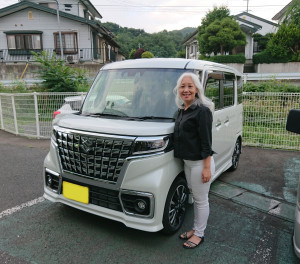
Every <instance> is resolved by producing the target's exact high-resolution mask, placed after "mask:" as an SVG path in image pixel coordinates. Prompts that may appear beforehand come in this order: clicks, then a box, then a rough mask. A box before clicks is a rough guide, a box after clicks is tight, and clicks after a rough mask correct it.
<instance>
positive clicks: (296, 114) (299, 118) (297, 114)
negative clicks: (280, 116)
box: [286, 109, 300, 134]
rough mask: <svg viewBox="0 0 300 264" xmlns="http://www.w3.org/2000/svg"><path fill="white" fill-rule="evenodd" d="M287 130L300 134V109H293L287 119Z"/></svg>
mask: <svg viewBox="0 0 300 264" xmlns="http://www.w3.org/2000/svg"><path fill="white" fill-rule="evenodd" d="M286 130H287V131H290V132H294V133H297V134H300V109H291V110H290V112H289V115H288V118H287V121H286Z"/></svg>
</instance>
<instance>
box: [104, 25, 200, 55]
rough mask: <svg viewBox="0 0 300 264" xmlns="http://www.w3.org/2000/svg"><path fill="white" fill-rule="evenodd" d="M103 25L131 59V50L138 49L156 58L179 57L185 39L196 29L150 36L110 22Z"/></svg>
mask: <svg viewBox="0 0 300 264" xmlns="http://www.w3.org/2000/svg"><path fill="white" fill-rule="evenodd" d="M101 25H102V26H105V27H107V28H108V29H109V30H111V31H112V32H113V33H114V34H115V36H116V41H117V43H119V45H120V46H121V48H120V51H121V52H122V53H123V54H124V55H125V57H126V58H130V52H131V50H132V49H134V50H136V49H138V47H142V48H144V49H145V50H147V51H150V52H152V53H153V54H155V56H156V57H161V58H167V57H177V53H178V52H179V51H181V50H182V49H183V48H184V47H183V45H182V43H183V41H184V38H185V37H186V36H187V35H188V34H189V33H191V32H194V31H195V28H183V29H181V30H173V31H169V32H168V31H167V30H164V31H161V32H158V33H153V34H149V33H146V32H145V31H144V30H140V29H132V28H127V27H124V28H123V27H121V26H119V25H117V24H114V23H110V22H106V23H101Z"/></svg>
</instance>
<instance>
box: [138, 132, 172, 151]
mask: <svg viewBox="0 0 300 264" xmlns="http://www.w3.org/2000/svg"><path fill="white" fill-rule="evenodd" d="M169 143H170V137H169V136H158V137H138V138H137V139H136V140H135V142H134V148H133V153H132V154H133V155H141V154H148V153H153V152H160V151H164V150H166V149H167V147H168V146H169Z"/></svg>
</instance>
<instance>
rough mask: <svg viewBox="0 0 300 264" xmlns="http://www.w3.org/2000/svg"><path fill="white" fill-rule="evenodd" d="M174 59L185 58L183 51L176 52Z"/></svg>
mask: <svg viewBox="0 0 300 264" xmlns="http://www.w3.org/2000/svg"><path fill="white" fill-rule="evenodd" d="M176 58H185V49H182V50H181V51H178V52H177V54H176Z"/></svg>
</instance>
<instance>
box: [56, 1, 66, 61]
mask: <svg viewBox="0 0 300 264" xmlns="http://www.w3.org/2000/svg"><path fill="white" fill-rule="evenodd" d="M55 2H56V6H57V9H56V14H57V24H58V35H59V44H60V56H61V58H62V59H63V58H64V50H63V43H62V37H61V29H60V20H59V3H58V0H55Z"/></svg>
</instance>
